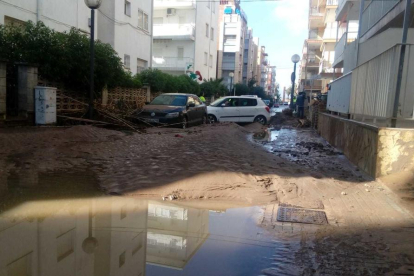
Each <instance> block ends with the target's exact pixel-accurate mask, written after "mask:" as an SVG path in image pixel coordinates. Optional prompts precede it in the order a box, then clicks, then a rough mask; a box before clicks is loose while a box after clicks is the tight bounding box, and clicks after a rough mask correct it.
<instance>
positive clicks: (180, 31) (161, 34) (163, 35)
mask: <svg viewBox="0 0 414 276" xmlns="http://www.w3.org/2000/svg"><path fill="white" fill-rule="evenodd" d="M194 37H195V26H194V25H193V24H159V25H157V24H155V25H154V38H155V39H173V40H187V39H190V40H194Z"/></svg>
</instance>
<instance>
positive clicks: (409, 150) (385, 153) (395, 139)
mask: <svg viewBox="0 0 414 276" xmlns="http://www.w3.org/2000/svg"><path fill="white" fill-rule="evenodd" d="M413 167H414V129H401V128H380V129H379V133H378V158H377V172H379V174H380V175H378V176H383V175H388V174H392V173H396V172H400V171H404V170H407V169H412V168H413ZM377 174H378V173H377Z"/></svg>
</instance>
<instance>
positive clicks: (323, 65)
mask: <svg viewBox="0 0 414 276" xmlns="http://www.w3.org/2000/svg"><path fill="white" fill-rule="evenodd" d="M334 70H335V68H332V63H330V62H329V61H327V60H321V61H320V63H319V74H327V73H333V72H334Z"/></svg>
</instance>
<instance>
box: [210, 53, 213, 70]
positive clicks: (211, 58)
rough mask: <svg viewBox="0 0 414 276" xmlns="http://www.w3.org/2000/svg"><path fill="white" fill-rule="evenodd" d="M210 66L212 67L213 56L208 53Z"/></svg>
mask: <svg viewBox="0 0 414 276" xmlns="http://www.w3.org/2000/svg"><path fill="white" fill-rule="evenodd" d="M210 67H213V56H212V55H210Z"/></svg>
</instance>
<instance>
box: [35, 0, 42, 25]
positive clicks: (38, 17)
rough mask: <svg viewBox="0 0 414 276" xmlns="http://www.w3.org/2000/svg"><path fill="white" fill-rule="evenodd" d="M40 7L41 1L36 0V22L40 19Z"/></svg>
mask: <svg viewBox="0 0 414 276" xmlns="http://www.w3.org/2000/svg"><path fill="white" fill-rule="evenodd" d="M41 5H42V0H37V2H36V22H39V21H40V17H41V15H40V13H41V12H42V8H41Z"/></svg>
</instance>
